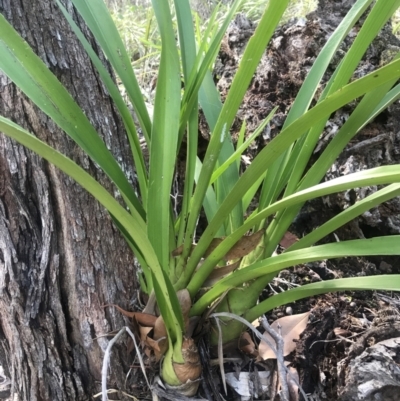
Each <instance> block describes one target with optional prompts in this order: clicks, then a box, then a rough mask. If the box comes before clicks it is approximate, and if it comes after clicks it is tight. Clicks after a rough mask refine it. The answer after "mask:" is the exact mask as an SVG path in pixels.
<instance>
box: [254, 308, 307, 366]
mask: <svg viewBox="0 0 400 401" xmlns="http://www.w3.org/2000/svg"><path fill="white" fill-rule="evenodd" d="M309 315H310V312H306V313H301V314H299V315H291V316H284V317H281V318H280V319H277V320H275V322H273V323H272V324H271V327H272V328H273V329H274V330H276V331H277V332H278V333H280V334H281V336H282V338H283V342H284V347H283V356H286V355H289V354H290V353H291V352H292V351H294V349H295V348H296V343H295V342H294V341H293V340H298V339H299V338H300V334H301V333H302V332H303V331H304V330H305V328H306V326H307V323H308V316H309ZM278 325H279V326H280V327H281V328H280V329H278ZM263 336H264V337H266V338H267V339H268V340H269V342H270V343H271V344H272V345H275V341H274V340H273V338H272V337H271V336H270V335H269V334H268V333H264V334H263ZM258 352H259V354H260V356H261V358H262V359H264V360H266V359H276V355H275V353H274V352H273V351H272V349H271V348H270V347H269V346H268V345H267V344H266V343H265V342H264V341H261V343H260V346H259V349H258Z"/></svg>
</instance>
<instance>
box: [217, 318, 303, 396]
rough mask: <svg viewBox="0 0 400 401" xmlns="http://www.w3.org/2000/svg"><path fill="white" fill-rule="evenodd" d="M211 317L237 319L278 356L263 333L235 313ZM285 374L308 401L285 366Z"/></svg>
mask: <svg viewBox="0 0 400 401" xmlns="http://www.w3.org/2000/svg"><path fill="white" fill-rule="evenodd" d="M210 317H230V318H231V319H235V320H237V321H239V322H240V323H243V324H244V325H245V326H247V327H248V328H249V329H250V330H251V331H252V332H253V333H254V334H255V335H256V337H257V338H259V339H260V340H261V341H264V342H265V343H267V344H268V346H269V347H270V348H271V349H272V351H273V352H274V354H275V355H277V351H276V349H275V347H274V345H273V344H271V342H270V341H269V340H268V339H267V338H266V337H264V336H263V335H262V334H261V333H259V332H258V331H257V330H256V328H255V327H254V326H253V325H252V324H251V323H249V322H248V321H247V320H246V319H243V318H242V317H241V316H238V315H235V314H234V313H229V312H219V313H213V314H212V315H210ZM284 369H285V372H286V373H287V374H288V375H289V376H290V378H291V379H292V380H293V381H294V382H295V383H296V385H297V386H298V387H299V390H300V392H301V394H302V396H303V398H304V401H308V397H307V395H306V393H305V392H304V390H303V389H302V387H301V386H300V383H299V381H298V380H297V379H296V378H295V377H294V376H293V375H292V373H291V372H289V370H288V369H287V368H286V366H284Z"/></svg>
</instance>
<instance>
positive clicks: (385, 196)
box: [285, 184, 400, 253]
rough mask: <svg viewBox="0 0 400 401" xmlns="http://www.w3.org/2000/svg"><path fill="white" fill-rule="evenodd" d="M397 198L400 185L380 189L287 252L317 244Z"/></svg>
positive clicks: (308, 235) (399, 194)
mask: <svg viewBox="0 0 400 401" xmlns="http://www.w3.org/2000/svg"><path fill="white" fill-rule="evenodd" d="M396 196H400V184H391V185H388V186H387V187H385V188H383V189H380V190H379V191H377V192H375V193H373V194H372V195H369V196H367V197H366V198H364V199H363V200H360V201H358V202H357V203H355V204H354V205H352V206H350V207H348V208H347V209H345V210H344V211H343V212H341V213H339V214H338V215H336V216H335V217H333V218H332V219H330V220H329V221H327V222H326V223H324V224H322V225H321V226H319V227H318V228H316V229H315V230H313V231H312V232H311V233H309V234H307V235H306V236H305V237H303V238H301V239H300V240H299V241H297V242H295V243H294V244H293V245H291V246H290V247H289V248H287V249H286V250H285V252H292V251H294V250H296V249H302V248H305V247H308V246H311V245H313V244H315V243H316V242H318V241H319V240H320V239H322V238H324V237H326V236H327V235H328V234H330V233H332V232H334V231H335V230H337V229H338V228H339V227H343V226H344V225H345V224H346V223H348V222H349V221H351V220H353V219H355V218H356V217H357V216H360V215H361V214H363V213H365V212H366V211H368V210H371V209H373V208H374V207H377V206H379V205H380V204H382V203H383V202H387V201H388V200H390V199H393V198H395V197H396ZM399 253H400V249H399Z"/></svg>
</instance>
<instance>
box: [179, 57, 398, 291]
mask: <svg viewBox="0 0 400 401" xmlns="http://www.w3.org/2000/svg"><path fill="white" fill-rule="evenodd" d="M399 76H400V62H399V60H396V61H394V62H392V63H390V64H388V65H387V66H385V67H382V68H380V69H379V70H377V71H374V72H372V73H370V74H368V75H367V76H365V77H363V78H360V79H359V80H357V81H354V82H352V83H351V84H349V85H346V86H345V87H343V88H341V89H340V90H339V91H337V92H335V93H334V94H332V95H330V96H328V97H327V98H326V99H325V100H323V101H322V102H320V103H319V104H317V105H316V106H315V107H314V108H312V109H311V110H309V111H308V112H307V113H305V114H304V115H303V116H302V117H300V118H298V119H297V120H296V122H294V123H293V124H291V125H289V126H288V127H287V128H286V129H284V130H283V131H282V132H281V133H280V135H278V136H277V137H275V138H274V139H273V140H272V141H271V142H270V143H269V145H268V146H267V147H265V148H264V149H263V150H262V151H261V152H260V153H259V154H258V156H257V157H256V158H255V159H254V160H253V162H252V164H251V165H250V166H249V167H248V169H247V170H246V171H245V172H244V174H243V175H242V176H241V177H240V179H239V181H238V182H237V183H236V185H235V187H234V188H233V190H232V191H231V193H230V195H229V197H227V198H226V199H225V201H224V202H223V204H222V205H221V206H220V208H219V210H218V212H217V213H216V215H215V217H214V219H213V220H212V221H211V222H210V223H209V225H208V227H207V228H206V230H205V231H204V233H203V235H202V237H201V238H200V241H199V243H198V244H197V246H196V249H195V250H194V251H193V253H192V254H191V257H190V260H189V262H188V265H187V267H186V270H185V273H184V275H183V276H182V277H181V279H180V283H179V284H177V285H176V287H177V288H179V287H180V285H184V286H186V284H187V282H188V281H189V278H190V277H191V276H192V274H193V272H194V270H195V268H196V266H197V263H198V262H199V260H200V258H201V256H202V254H203V253H204V250H205V249H207V247H208V245H209V243H210V242H211V240H212V238H214V235H215V232H217V230H218V228H219V227H220V225H221V224H222V223H223V221H224V219H225V218H226V216H227V214H228V213H229V212H230V210H232V208H233V207H234V206H235V205H236V203H237V202H239V201H240V200H241V199H242V197H243V194H245V193H246V192H247V191H248V190H249V188H250V187H252V186H253V184H254V182H256V181H257V180H258V179H259V177H260V176H262V175H263V174H265V170H266V169H268V168H269V166H270V165H272V163H273V162H274V161H275V160H277V159H278V158H279V156H280V155H281V154H282V153H283V152H284V151H285V149H287V147H288V146H289V145H290V144H291V143H293V142H294V141H295V140H296V139H297V138H298V137H299V136H301V133H302V132H305V131H306V130H307V129H308V128H310V127H312V126H313V125H314V124H316V123H317V122H318V121H319V120H321V119H323V118H324V117H325V116H328V115H330V114H331V113H332V112H333V111H335V110H337V109H339V108H340V107H342V106H344V105H345V104H347V103H348V102H350V101H351V100H353V99H355V98H357V97H359V96H361V95H363V94H364V93H366V92H368V91H371V90H373V89H375V88H377V87H379V86H380V85H384V84H385V83H386V82H388V81H390V80H391V79H393V78H394V77H399ZM386 182H391V181H386ZM265 217H266V216H265ZM244 226H246V227H247V224H245V225H244ZM243 229H244V227H243ZM244 232H245V231H244ZM244 232H242V234H241V235H243V234H244ZM203 267H204V265H203ZM186 280H187V281H186ZM183 283H185V284H183Z"/></svg>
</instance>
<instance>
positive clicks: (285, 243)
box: [279, 231, 299, 249]
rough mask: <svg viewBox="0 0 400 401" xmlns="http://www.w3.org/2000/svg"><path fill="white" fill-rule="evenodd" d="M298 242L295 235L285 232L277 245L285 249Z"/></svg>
mask: <svg viewBox="0 0 400 401" xmlns="http://www.w3.org/2000/svg"><path fill="white" fill-rule="evenodd" d="M298 240H299V239H298V238H297V235H295V234H293V233H291V232H290V231H286V233H285V235H284V236H283V238H282V239H281V241H280V242H279V245H280V246H281V247H282V248H284V249H287V248H289V247H290V246H291V245H293V244H295V243H296V242H297V241H298Z"/></svg>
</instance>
